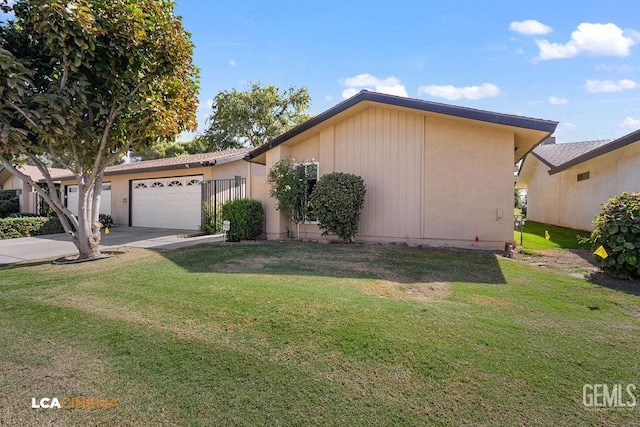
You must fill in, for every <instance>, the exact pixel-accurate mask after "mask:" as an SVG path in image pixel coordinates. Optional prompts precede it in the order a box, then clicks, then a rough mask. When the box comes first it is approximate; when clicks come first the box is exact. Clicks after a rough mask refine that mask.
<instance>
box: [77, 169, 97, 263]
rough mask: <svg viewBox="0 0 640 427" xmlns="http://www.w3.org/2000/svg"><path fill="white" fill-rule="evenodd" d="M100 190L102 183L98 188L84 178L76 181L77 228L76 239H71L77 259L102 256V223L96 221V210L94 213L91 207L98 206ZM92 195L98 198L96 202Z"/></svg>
mask: <svg viewBox="0 0 640 427" xmlns="http://www.w3.org/2000/svg"><path fill="white" fill-rule="evenodd" d="M101 190H102V185H101V186H100V188H99V189H95V188H94V186H93V185H91V184H87V183H85V182H84V180H80V182H79V183H78V230H76V236H77V239H76V240H74V241H73V242H74V243H75V245H76V247H77V248H78V253H79V255H78V259H95V258H100V257H101V256H102V254H101V253H100V237H101V236H100V228H101V227H102V225H101V224H100V222H98V220H97V218H98V215H97V212H96V214H94V209H93V208H94V206H100V193H101V192H102V191H101ZM94 192H95V193H96V194H94ZM93 196H96V197H97V198H98V202H97V203H94V197H93ZM97 209H99V208H97Z"/></svg>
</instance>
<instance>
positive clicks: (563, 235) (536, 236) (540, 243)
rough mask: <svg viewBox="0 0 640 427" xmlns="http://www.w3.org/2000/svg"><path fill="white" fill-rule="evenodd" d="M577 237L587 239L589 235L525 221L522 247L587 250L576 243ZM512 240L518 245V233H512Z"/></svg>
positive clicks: (583, 232) (585, 246) (586, 246)
mask: <svg viewBox="0 0 640 427" xmlns="http://www.w3.org/2000/svg"><path fill="white" fill-rule="evenodd" d="M545 231H547V232H548V233H549V239H546V237H545ZM578 235H580V236H582V237H589V235H590V233H587V232H585V231H577V230H573V229H571V228H564V227H556V226H555V225H548V224H540V223H539V222H533V221H526V222H525V224H524V229H523V236H522V237H523V239H522V242H523V243H522V247H523V248H525V249H556V248H561V249H580V248H588V245H584V244H581V243H579V242H578V239H577V237H576V236H578ZM513 239H514V240H515V241H516V242H517V243H518V245H519V244H520V231H514V232H513Z"/></svg>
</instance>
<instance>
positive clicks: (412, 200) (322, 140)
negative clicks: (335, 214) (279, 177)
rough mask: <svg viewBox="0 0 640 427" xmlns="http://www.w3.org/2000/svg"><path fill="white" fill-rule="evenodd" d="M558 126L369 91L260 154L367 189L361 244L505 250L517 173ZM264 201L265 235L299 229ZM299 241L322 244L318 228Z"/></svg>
mask: <svg viewBox="0 0 640 427" xmlns="http://www.w3.org/2000/svg"><path fill="white" fill-rule="evenodd" d="M556 126H557V122H553V121H548V120H540V119H533V118H528V117H521V116H513V115H507V114H500V113H495V112H490V111H482V110H475V109H470V108H464V107H458V106H453V105H446V104H439V103H433V102H428V101H423V100H418V99H411V98H404V97H396V96H391V95H383V94H379V93H374V92H369V91H362V92H360V93H359V94H357V95H355V96H354V97H352V98H349V99H347V100H345V101H344V102H342V103H340V104H338V105H336V106H335V107H333V108H331V109H329V110H327V111H325V112H324V113H321V114H319V115H318V116H316V117H314V118H313V119H311V120H309V121H307V122H306V123H304V124H302V125H300V126H298V127H296V128H294V129H292V130H291V131H289V132H287V133H285V134H283V135H281V136H280V137H278V138H276V139H274V140H273V141H271V142H269V143H267V144H265V145H263V146H261V147H259V148H257V149H255V150H253V151H252V152H250V153H249V154H248V156H247V160H249V161H250V162H252V163H254V164H259V165H265V166H266V168H267V170H269V168H270V167H271V166H272V165H273V163H274V162H275V161H276V160H278V159H280V158H283V157H287V156H289V157H292V158H294V159H295V161H296V162H298V163H300V164H308V165H314V166H315V167H314V170H316V169H317V171H318V172H317V173H318V176H322V175H324V174H326V173H330V172H334V171H339V172H348V173H354V174H357V175H360V176H362V177H363V178H364V180H365V183H366V185H367V195H366V198H365V205H364V208H363V211H362V215H361V221H360V232H359V234H358V236H357V240H360V241H382V242H406V243H408V244H412V245H417V244H428V245H451V246H457V247H476V248H488V249H503V248H504V245H505V243H506V242H511V241H512V240H513V168H514V164H515V163H516V162H518V161H519V160H520V159H521V158H522V157H523V156H524V155H525V154H526V153H527V152H529V151H530V150H531V149H532V148H533V147H535V146H536V145H537V144H538V143H540V142H541V141H543V140H544V139H545V138H547V137H548V136H549V135H550V134H551V133H553V132H554V130H555V128H556ZM251 185H252V186H253V188H254V190H255V191H254V194H256V195H262V196H259V198H262V200H264V203H265V206H266V209H265V213H266V233H267V238H269V239H280V238H283V237H285V236H286V235H287V232H288V230H293V229H295V228H294V227H293V226H292V224H291V223H290V222H289V221H288V220H287V219H286V218H284V217H283V215H281V214H280V212H278V211H277V210H276V209H275V207H274V205H275V203H274V200H273V199H271V198H268V197H266V194H267V188H268V187H267V184H266V183H265V180H264V178H261V179H252V180H251ZM301 234H302V236H301V237H306V238H312V239H318V238H321V236H320V233H319V230H318V227H317V225H316V224H314V223H308V224H303V225H302V226H301Z"/></svg>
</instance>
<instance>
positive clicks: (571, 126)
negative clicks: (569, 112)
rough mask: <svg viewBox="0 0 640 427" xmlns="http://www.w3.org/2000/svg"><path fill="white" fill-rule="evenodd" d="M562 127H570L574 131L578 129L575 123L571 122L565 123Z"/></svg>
mask: <svg viewBox="0 0 640 427" xmlns="http://www.w3.org/2000/svg"><path fill="white" fill-rule="evenodd" d="M562 126H565V127H568V128H572V129H576V128H577V127H578V126H576V125H574V124H573V123H569V122H564V123H562Z"/></svg>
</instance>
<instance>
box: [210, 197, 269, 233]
mask: <svg viewBox="0 0 640 427" xmlns="http://www.w3.org/2000/svg"><path fill="white" fill-rule="evenodd" d="M220 217H221V219H222V221H229V222H230V229H229V231H228V232H227V239H228V240H230V241H232V242H239V241H240V240H255V239H257V238H258V237H260V235H261V234H262V226H263V224H264V209H263V207H262V202H260V201H259V200H251V199H237V200H229V201H228V202H225V203H224V204H223V205H222V206H221V207H220Z"/></svg>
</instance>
